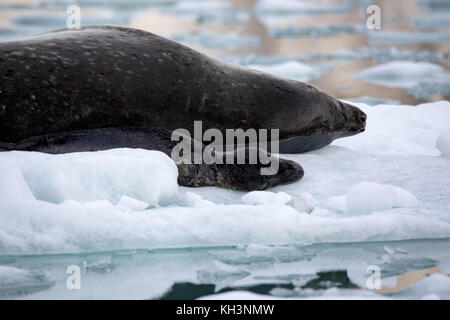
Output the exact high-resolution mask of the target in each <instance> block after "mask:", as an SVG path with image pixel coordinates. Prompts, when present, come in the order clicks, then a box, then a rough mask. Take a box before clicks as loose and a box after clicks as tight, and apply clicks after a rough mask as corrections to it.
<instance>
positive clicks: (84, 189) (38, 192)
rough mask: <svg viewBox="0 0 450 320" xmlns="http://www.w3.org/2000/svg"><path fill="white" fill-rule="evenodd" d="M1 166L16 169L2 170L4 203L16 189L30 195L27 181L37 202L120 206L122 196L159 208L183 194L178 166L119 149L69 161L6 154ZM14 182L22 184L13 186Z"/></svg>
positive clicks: (152, 153)
mask: <svg viewBox="0 0 450 320" xmlns="http://www.w3.org/2000/svg"><path fill="white" fill-rule="evenodd" d="M0 163H10V165H7V166H8V167H9V169H8V168H5V169H4V170H1V174H4V175H6V178H8V179H7V180H8V181H7V180H5V179H2V180H1V181H0V198H3V197H5V196H6V195H7V194H9V193H11V185H17V187H14V188H20V190H21V191H20V192H21V194H23V193H25V194H26V193H27V192H28V191H27V190H26V188H24V184H23V181H22V179H24V180H25V182H26V184H27V186H28V187H29V190H31V192H32V193H33V194H34V196H35V197H36V199H38V200H43V201H48V202H53V203H61V202H63V201H65V200H76V201H79V202H86V201H95V200H101V199H107V200H109V201H110V202H112V203H117V202H118V201H119V200H120V198H121V197H122V196H129V197H133V198H135V199H137V200H140V201H144V202H147V203H150V204H158V203H160V202H164V201H166V200H169V199H170V198H171V197H172V196H174V195H175V194H176V192H177V188H178V185H177V177H178V170H177V168H176V166H175V163H174V162H173V161H172V160H171V159H170V158H169V157H168V156H166V155H165V154H163V153H162V152H157V151H146V150H128V149H119V150H109V151H101V152H86V153H70V154H63V155H48V154H43V153H36V152H8V153H0ZM10 166H11V167H10ZM2 167H4V165H3V166H2ZM2 167H0V169H2ZM18 171H20V172H22V175H21V176H22V177H20V176H18ZM11 176H13V177H17V179H12V180H13V181H10V180H11ZM27 198H29V196H27Z"/></svg>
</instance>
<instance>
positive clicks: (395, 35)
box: [369, 30, 450, 45]
mask: <svg viewBox="0 0 450 320" xmlns="http://www.w3.org/2000/svg"><path fill="white" fill-rule="evenodd" d="M369 36H370V42H371V43H372V44H375V45H380V44H397V45H401V44H410V43H439V42H448V41H449V40H450V33H448V32H446V33H444V32H442V33H439V32H410V31H391V30H377V32H370V33H369Z"/></svg>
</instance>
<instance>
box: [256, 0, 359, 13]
mask: <svg viewBox="0 0 450 320" xmlns="http://www.w3.org/2000/svg"><path fill="white" fill-rule="evenodd" d="M350 8H351V3H349V1H347V0H345V1H341V3H340V4H337V5H332V4H329V3H327V4H320V3H317V2H314V1H309V0H259V1H258V2H257V3H256V5H255V6H254V10H255V12H257V13H260V14H293V13H294V14H299V13H334V12H346V11H348V10H349V9H350Z"/></svg>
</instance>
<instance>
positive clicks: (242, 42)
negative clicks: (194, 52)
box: [170, 30, 260, 49]
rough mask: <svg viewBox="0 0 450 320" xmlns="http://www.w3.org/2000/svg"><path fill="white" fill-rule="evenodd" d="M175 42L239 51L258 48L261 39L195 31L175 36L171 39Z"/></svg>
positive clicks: (229, 33) (233, 34)
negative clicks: (245, 48)
mask: <svg viewBox="0 0 450 320" xmlns="http://www.w3.org/2000/svg"><path fill="white" fill-rule="evenodd" d="M170 38H171V39H172V40H174V41H178V42H185V43H192V44H198V45H201V46H203V47H207V48H220V49H237V48H240V47H251V46H257V45H258V44H259V43H260V39H259V37H257V36H245V35H241V34H239V33H237V32H234V31H233V32H228V33H224V34H222V33H216V32H213V31H209V30H200V31H193V32H191V33H188V34H175V35H172V36H171V37H170Z"/></svg>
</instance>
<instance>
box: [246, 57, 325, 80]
mask: <svg viewBox="0 0 450 320" xmlns="http://www.w3.org/2000/svg"><path fill="white" fill-rule="evenodd" d="M249 67H250V68H253V69H257V70H260V71H263V72H267V73H270V74H273V75H275V76H278V77H282V78H287V79H292V80H297V81H303V82H305V81H309V80H311V79H314V78H318V77H319V76H320V75H321V74H322V73H323V72H330V71H332V67H331V66H325V65H319V66H312V65H307V64H304V63H300V62H297V61H288V62H284V63H280V64H274V65H249Z"/></svg>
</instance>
